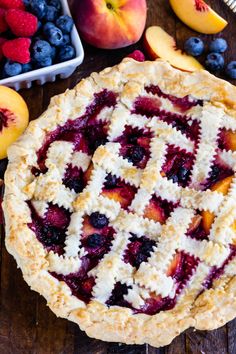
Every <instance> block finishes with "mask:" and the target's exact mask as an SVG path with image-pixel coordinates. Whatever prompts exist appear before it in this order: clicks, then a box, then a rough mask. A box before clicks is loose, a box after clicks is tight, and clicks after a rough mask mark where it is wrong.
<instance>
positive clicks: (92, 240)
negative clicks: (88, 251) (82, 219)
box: [87, 233, 103, 248]
mask: <svg viewBox="0 0 236 354" xmlns="http://www.w3.org/2000/svg"><path fill="white" fill-rule="evenodd" d="M102 244H103V237H102V235H99V234H96V233H95V234H92V235H90V236H89V237H88V238H87V245H88V247H91V248H96V247H99V246H101V245H102Z"/></svg>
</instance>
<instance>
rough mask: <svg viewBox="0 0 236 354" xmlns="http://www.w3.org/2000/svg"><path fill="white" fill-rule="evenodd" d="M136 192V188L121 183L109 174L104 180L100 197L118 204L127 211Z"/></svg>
mask: <svg viewBox="0 0 236 354" xmlns="http://www.w3.org/2000/svg"><path fill="white" fill-rule="evenodd" d="M136 192H137V188H136V187H134V186H131V185H130V184H128V183H126V182H124V181H122V180H121V179H120V178H117V177H116V176H114V175H112V174H111V173H109V174H108V175H107V176H106V178H105V183H104V187H103V189H102V192H101V195H103V196H104V197H106V198H109V199H112V200H114V201H116V202H118V203H120V205H121V207H122V208H123V209H128V207H129V206H130V204H131V203H132V200H133V199H134V196H135V194H136Z"/></svg>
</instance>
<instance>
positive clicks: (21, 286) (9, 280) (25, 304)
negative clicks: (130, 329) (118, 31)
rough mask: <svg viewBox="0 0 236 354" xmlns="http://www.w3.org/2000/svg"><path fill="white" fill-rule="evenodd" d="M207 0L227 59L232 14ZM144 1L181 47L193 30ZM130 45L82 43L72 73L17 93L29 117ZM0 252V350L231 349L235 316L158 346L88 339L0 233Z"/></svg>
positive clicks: (221, 353) (162, 5)
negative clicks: (26, 275) (221, 24)
mask: <svg viewBox="0 0 236 354" xmlns="http://www.w3.org/2000/svg"><path fill="white" fill-rule="evenodd" d="M78 1H82V0H78ZM179 1H181V0H179ZM208 3H211V5H212V6H213V7H214V9H215V10H217V11H219V12H220V13H221V14H222V15H223V16H224V17H225V18H227V19H228V20H229V22H230V24H229V26H228V27H227V29H226V30H225V31H224V34H223V36H224V37H225V38H227V40H228V42H229V44H230V49H229V50H228V52H227V54H226V55H225V58H226V60H227V61H229V60H232V59H234V58H235V59H236V45H235V39H236V26H235V24H236V16H235V15H233V14H232V13H231V12H230V10H228V8H227V7H226V6H225V5H224V4H223V1H222V0H215V1H213V0H211V1H208ZM148 6H149V16H148V23H147V25H151V24H152V25H154V24H155V25H156V24H158V25H161V26H162V27H163V28H164V29H166V30H167V31H168V32H169V33H170V34H172V35H173V36H174V37H175V38H176V40H177V43H178V44H179V45H180V46H181V45H182V44H183V41H184V40H185V39H186V38H188V37H189V36H190V35H192V34H193V33H194V32H192V31H191V30H190V29H188V28H187V27H186V26H184V25H183V24H182V23H180V22H179V21H178V19H177V18H176V17H175V16H174V14H173V12H172V11H171V9H170V7H169V4H168V0H149V1H148ZM202 37H203V38H204V40H206V41H210V39H211V37H210V36H202ZM134 48H142V41H140V43H138V44H137V45H135V46H132V47H129V48H125V49H123V50H114V51H104V50H98V49H94V48H91V47H89V46H85V60H84V63H83V64H82V65H81V66H80V67H79V68H78V70H77V71H76V73H75V74H74V75H73V76H72V77H71V78H69V79H67V80H58V81H57V82H55V83H50V84H46V85H44V86H43V87H37V86H35V87H34V88H32V89H30V90H23V91H22V92H21V93H22V95H23V96H24V98H25V99H26V101H27V104H28V105H29V108H30V114H31V119H34V118H36V117H38V116H39V114H40V113H42V112H43V110H45V108H46V107H47V105H48V103H49V100H50V98H51V97H52V96H53V95H56V94H58V93H61V92H63V91H65V89H66V88H68V87H73V86H74V85H75V84H76V83H77V82H79V81H80V79H81V78H82V77H86V76H88V75H89V74H90V73H91V72H92V71H95V70H96V71H98V70H100V69H103V68H105V67H107V66H110V65H114V64H116V63H118V62H119V61H120V60H121V59H122V58H123V57H124V56H125V55H126V54H127V53H130V52H131V51H132V50H133V49H134ZM4 168H5V163H4V162H1V163H0V177H1V174H2V173H3V171H4ZM0 251H1V252H0V354H70V353H73V354H115V353H122V354H185V353H187V354H236V340H235V337H236V320H235V321H232V322H231V323H229V324H227V325H226V326H224V327H223V328H221V329H218V330H216V331H212V332H200V331H193V330H191V329H190V330H188V331H187V332H186V333H184V334H182V335H181V336H179V337H178V338H176V339H175V340H174V341H173V343H172V344H171V345H169V346H167V347H165V348H161V349H155V348H152V347H150V346H147V345H143V346H126V345H119V344H109V343H104V342H101V341H98V340H94V339H90V338H88V337H87V336H86V335H85V334H84V333H83V332H82V331H80V329H79V327H78V326H76V325H75V324H73V323H71V322H69V321H66V320H63V319H58V318H56V316H55V315H54V314H53V313H52V312H51V311H50V310H49V309H48V307H47V306H46V302H45V300H44V299H43V298H42V297H40V296H39V295H38V294H36V293H35V292H33V291H31V290H30V289H29V287H28V286H27V284H26V283H25V282H24V280H23V278H22V275H21V272H20V271H19V270H17V269H16V263H15V261H14V260H13V258H12V257H11V256H10V255H9V254H8V253H7V252H6V250H5V247H4V236H3V233H2V239H1V248H0Z"/></svg>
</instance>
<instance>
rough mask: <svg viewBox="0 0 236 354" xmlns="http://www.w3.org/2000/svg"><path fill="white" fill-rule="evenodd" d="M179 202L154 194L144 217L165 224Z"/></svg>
mask: <svg viewBox="0 0 236 354" xmlns="http://www.w3.org/2000/svg"><path fill="white" fill-rule="evenodd" d="M176 206H177V204H173V203H171V202H168V201H167V200H163V199H161V198H160V197H157V196H156V195H153V196H152V198H151V199H150V201H149V203H148V205H147V206H146V207H145V209H144V213H143V217H144V218H148V219H150V220H153V221H155V222H159V223H161V224H164V223H165V222H166V220H167V218H168V217H169V216H170V214H171V212H172V211H173V210H174V208H175V207H176Z"/></svg>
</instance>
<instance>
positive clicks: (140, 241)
mask: <svg viewBox="0 0 236 354" xmlns="http://www.w3.org/2000/svg"><path fill="white" fill-rule="evenodd" d="M155 245H156V242H155V241H153V240H150V239H148V238H147V237H145V236H142V237H137V236H136V235H133V236H132V238H131V239H130V243H129V245H128V247H127V250H126V252H125V254H124V262H125V263H130V264H131V265H132V266H133V267H135V268H137V269H138V268H139V266H140V264H141V263H142V262H146V261H147V259H148V257H150V254H151V252H152V251H153V248H154V247H155Z"/></svg>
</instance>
